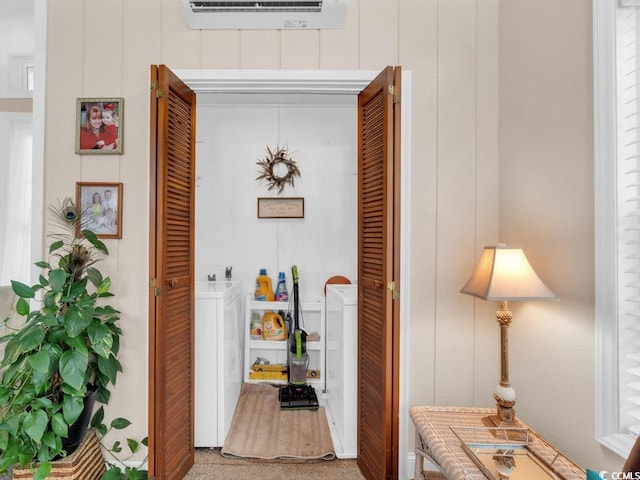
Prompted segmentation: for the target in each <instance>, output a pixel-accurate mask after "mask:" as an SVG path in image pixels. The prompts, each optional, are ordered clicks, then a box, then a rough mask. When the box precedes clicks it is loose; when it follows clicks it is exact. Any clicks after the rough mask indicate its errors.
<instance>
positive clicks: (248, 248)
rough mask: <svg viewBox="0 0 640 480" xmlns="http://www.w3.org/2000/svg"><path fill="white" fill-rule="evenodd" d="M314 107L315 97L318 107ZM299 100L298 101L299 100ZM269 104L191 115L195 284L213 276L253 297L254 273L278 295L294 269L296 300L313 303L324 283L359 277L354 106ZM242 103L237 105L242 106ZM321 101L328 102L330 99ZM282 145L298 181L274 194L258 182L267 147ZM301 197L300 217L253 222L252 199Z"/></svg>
mask: <svg viewBox="0 0 640 480" xmlns="http://www.w3.org/2000/svg"><path fill="white" fill-rule="evenodd" d="M320 100H321V99H320ZM301 101H304V99H303V100H301ZM309 101H311V100H307V103H303V104H299V103H298V101H294V103H290V102H289V101H287V100H286V98H285V99H283V100H274V101H270V100H269V99H268V98H267V99H266V103H264V102H263V101H260V100H259V99H256V95H249V96H248V98H247V97H244V98H243V99H240V100H236V101H235V102H234V103H233V104H231V105H229V104H225V105H208V104H205V105H201V106H199V107H198V112H197V119H198V120H197V131H198V134H197V150H196V154H197V161H196V175H197V177H198V182H197V185H198V186H197V189H196V279H197V280H206V278H207V274H211V273H216V278H217V279H222V278H224V274H225V267H227V266H232V267H233V278H234V280H238V281H240V282H241V291H242V292H243V293H246V292H249V291H252V290H253V288H254V286H255V278H256V276H257V275H258V270H259V269H260V268H266V269H267V272H268V274H269V276H270V277H271V280H272V282H273V287H274V289H275V286H276V282H277V274H278V272H285V274H286V278H287V282H288V287H289V291H291V287H292V284H291V266H292V265H294V264H295V265H297V266H298V271H299V274H300V298H301V300H302V301H312V300H319V299H320V298H321V297H322V291H323V286H324V283H325V282H326V280H327V279H328V278H329V277H331V276H333V275H344V276H346V277H348V278H351V279H352V281H353V282H355V281H356V275H357V268H356V267H357V265H356V262H357V223H358V222H357V206H358V203H357V162H356V160H357V151H356V137H357V128H356V126H357V123H356V113H357V106H356V104H355V98H353V99H350V101H349V102H348V103H349V104H347V105H345V101H344V100H343V99H337V101H338V103H337V104H335V102H333V103H334V104H333V105H331V104H326V103H325V104H315V105H314V104H309V103H308V102H309ZM239 102H242V103H239ZM327 102H329V103H331V102H330V101H329V100H327ZM278 145H279V146H284V145H286V146H287V147H288V151H289V153H290V156H291V157H292V158H293V159H294V160H295V161H296V164H297V166H298V168H299V169H300V172H301V176H300V177H297V178H296V179H295V186H294V187H291V186H290V185H287V186H286V187H285V188H284V190H283V191H282V193H281V194H280V195H278V194H277V193H276V192H274V191H273V190H271V191H269V190H268V189H267V185H266V184H265V183H264V182H258V181H256V177H257V176H258V174H259V168H258V166H257V165H256V162H257V161H258V160H260V159H262V158H264V157H265V156H266V155H267V150H266V147H267V146H269V148H270V149H271V150H272V151H274V149H275V148H276V146H278ZM274 196H281V197H282V196H286V197H303V198H304V210H305V211H304V218H302V219H264V218H263V219H261V218H257V198H258V197H274Z"/></svg>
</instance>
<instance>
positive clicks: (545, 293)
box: [460, 244, 558, 427]
mask: <svg viewBox="0 0 640 480" xmlns="http://www.w3.org/2000/svg"><path fill="white" fill-rule="evenodd" d="M460 293H465V294H467V295H472V296H474V297H478V298H481V299H483V300H493V301H498V302H499V305H498V311H497V312H496V320H497V321H498V324H499V325H500V383H499V384H498V385H497V386H496V389H495V391H494V394H493V398H494V399H495V400H496V407H497V415H491V416H489V417H487V418H485V419H483V421H484V423H485V425H487V426H494V427H498V426H516V422H515V410H514V408H513V406H514V405H515V403H516V392H515V390H514V389H513V387H511V385H510V384H509V325H510V324H511V319H512V315H511V311H510V310H509V308H508V304H507V302H508V301H509V300H551V299H557V298H558V297H557V296H556V295H555V294H554V293H553V292H552V291H551V290H549V288H547V286H546V285H545V284H544V283H543V282H542V280H540V278H539V277H538V275H537V274H536V272H534V270H533V268H532V267H531V265H530V264H529V262H528V261H527V257H526V256H525V254H524V252H523V251H522V248H520V247H508V246H506V245H504V244H499V245H497V246H491V247H484V249H483V250H482V255H481V256H480V259H479V260H478V264H477V265H476V268H475V270H474V271H473V274H472V275H471V278H469V280H468V281H467V283H466V284H465V286H464V287H462V289H461V290H460Z"/></svg>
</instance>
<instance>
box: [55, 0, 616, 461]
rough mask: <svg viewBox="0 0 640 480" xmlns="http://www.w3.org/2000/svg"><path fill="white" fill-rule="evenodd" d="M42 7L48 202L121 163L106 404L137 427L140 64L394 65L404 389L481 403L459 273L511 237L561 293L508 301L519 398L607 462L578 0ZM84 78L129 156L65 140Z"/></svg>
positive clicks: (115, 172)
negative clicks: (404, 77)
mask: <svg viewBox="0 0 640 480" xmlns="http://www.w3.org/2000/svg"><path fill="white" fill-rule="evenodd" d="M48 15H49V22H48V28H49V35H48V49H47V50H48V52H47V53H48V58H47V93H48V95H47V97H46V98H47V128H46V132H45V133H46V145H45V151H46V171H45V175H46V182H45V183H46V185H45V203H50V202H51V201H54V200H55V199H56V198H58V197H61V196H65V195H69V194H70V193H72V192H73V191H74V189H75V182H76V181H95V180H102V181H121V182H123V183H124V207H125V212H124V218H123V238H122V239H121V240H109V241H108V242H107V243H108V247H109V249H110V251H111V252H112V255H111V256H110V257H109V259H108V260H107V261H106V262H104V263H103V268H105V269H106V270H107V273H109V274H110V275H111V276H112V279H113V283H114V285H115V286H116V295H117V296H116V300H117V307H118V308H119V309H120V310H121V311H122V312H123V315H122V318H123V329H124V332H125V338H124V340H123V345H122V356H123V359H122V360H123V365H124V369H125V372H124V375H123V378H122V379H121V381H119V384H118V391H117V393H116V395H115V396H114V400H113V402H112V406H111V409H112V410H114V411H116V413H118V414H122V415H124V416H127V417H129V418H131V419H132V420H133V421H134V428H135V429H137V430H138V431H140V432H144V431H145V430H146V415H147V406H146V401H145V397H146V379H147V371H148V369H147V348H146V344H145V341H146V339H147V335H148V329H147V321H148V319H147V307H146V298H147V288H148V287H147V285H148V278H147V277H148V275H147V271H148V260H147V245H148V227H147V225H148V208H147V205H148V199H149V192H148V186H149V167H148V165H149V145H148V138H149V99H148V95H149V65H150V64H152V63H164V64H166V65H168V66H169V67H171V68H175V69H179V68H184V69H188V68H217V69H225V68H228V69H256V68H261V69H347V70H350V69H362V70H379V69H382V68H383V67H384V66H386V65H402V66H403V68H405V69H408V70H411V71H412V73H413V85H414V91H413V99H414V102H413V105H412V112H413V117H412V129H413V131H412V139H413V140H412V145H411V151H412V178H411V192H410V200H411V211H410V212H409V215H410V218H411V232H410V242H411V253H412V257H411V258H410V259H409V262H410V263H411V275H412V276H411V282H412V283H411V285H412V291H411V292H409V299H410V300H409V303H410V311H411V319H410V327H409V328H410V331H409V332H408V333H409V339H410V340H409V349H410V351H409V363H410V366H409V379H410V391H409V400H408V401H409V404H410V405H419V404H434V403H437V404H454V405H478V406H490V405H492V403H493V401H492V399H491V391H492V389H493V387H494V385H495V383H496V381H497V379H498V378H497V377H498V329H497V326H496V323H495V319H494V313H495V305H491V304H490V302H481V301H475V300H473V299H471V298H469V297H465V296H462V295H460V294H459V293H458V290H459V289H460V287H461V286H462V285H463V284H464V282H465V281H466V279H467V278H468V276H469V275H470V273H471V271H472V269H473V266H474V263H475V260H476V258H477V256H478V255H479V253H480V251H481V249H482V246H483V245H485V244H493V243H496V242H497V241H499V240H505V241H507V242H509V243H520V244H522V245H523V246H524V247H525V249H526V251H527V253H528V254H529V256H530V260H531V262H532V263H533V265H534V267H535V268H536V269H537V270H538V272H539V274H540V275H541V277H542V278H543V279H544V280H545V281H546V282H547V283H548V284H549V285H550V286H551V287H552V288H553V289H554V290H556V292H557V293H558V294H559V295H560V296H561V297H562V301H561V302H560V303H553V304H536V305H535V306H533V305H532V306H529V305H527V306H526V307H525V308H519V307H516V306H514V308H513V310H514V315H515V324H514V327H513V330H512V337H511V338H512V357H513V362H512V379H513V383H514V386H515V388H516V390H517V391H518V393H519V397H520V401H519V403H518V405H517V410H518V412H519V413H520V414H521V415H522V417H523V419H524V420H525V421H527V422H529V423H530V424H531V425H532V427H534V428H536V429H537V430H539V431H540V432H541V433H542V434H543V435H544V436H546V437H549V438H550V439H552V440H553V441H554V442H556V443H557V444H558V446H559V447H560V448H561V449H562V450H564V451H565V452H566V453H567V454H568V455H570V456H571V457H573V458H574V459H575V460H576V461H578V462H579V463H581V464H583V465H585V466H587V465H589V466H596V467H601V468H604V469H607V470H615V469H616V468H619V466H620V462H618V459H617V458H612V456H610V455H608V454H606V453H605V452H602V451H601V449H600V447H599V446H598V444H597V443H596V442H595V440H594V435H593V425H594V421H595V420H594V418H595V416H594V410H593V405H594V398H595V397H594V392H593V379H594V364H593V352H594V344H593V285H592V284H593V272H592V268H593V267H592V265H593V248H592V234H593V232H592V220H591V218H592V207H591V205H592V200H593V198H592V195H593V190H592V186H591V185H592V165H591V156H592V146H591V132H590V125H591V117H592V112H591V108H590V105H591V85H590V78H591V70H590V59H591V34H590V2H589V1H588V0H569V1H566V2H557V1H552V0H540V1H537V2H530V1H529V2H525V1H524V0H509V1H506V2H499V1H498V0H482V1H477V0H376V1H375V2H374V1H369V0H350V2H349V13H348V17H347V22H346V26H345V28H344V29H343V30H339V31H191V30H189V29H188V28H187V26H186V24H185V22H184V20H183V19H182V17H181V14H180V7H179V1H178V0H161V1H157V0H137V1H135V2H129V1H125V0H115V1H111V2H88V1H85V2H78V1H77V0H56V1H55V2H49V6H48ZM141 18H144V19H145V21H144V22H142V21H140V19H141ZM104 25H109V48H104V41H105V40H104V38H105V35H102V34H101V35H97V34H96V33H95V32H104ZM499 36H500V43H499ZM499 45H500V48H499ZM96 51H99V52H101V53H100V55H95V53H94V52H96ZM499 56H500V61H499ZM499 65H500V69H499V68H498V66H499ZM79 96H122V97H124V98H125V102H126V115H127V118H126V123H125V128H126V131H125V146H124V149H125V152H124V154H123V155H122V156H87V157H80V156H78V155H75V154H74V153H73V151H74V150H73V145H74V121H75V99H76V97H79ZM499 107H500V112H499V111H498V109H499ZM499 118H500V131H499V129H498V119H499ZM499 133H500V136H501V137H500V138H501V142H500V148H499V147H498V134H499ZM263 143H264V142H263ZM499 160H500V162H499ZM499 167H500V168H499ZM250 196H251V198H254V197H255V192H251V194H250ZM500 237H501V238H500ZM225 261H226V260H225ZM534 326H535V327H534ZM523 329H524V330H523ZM567 351H569V354H568V355H567ZM571 394H574V398H575V397H577V398H579V402H576V403H575V404H570V403H569V402H568V401H567V399H568V398H571V396H570V395H571ZM132 398H135V399H137V401H131V399H132ZM409 441H410V442H412V441H413V440H412V434H411V433H410V439H409Z"/></svg>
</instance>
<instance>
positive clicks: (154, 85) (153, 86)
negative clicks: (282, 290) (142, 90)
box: [151, 80, 162, 98]
mask: <svg viewBox="0 0 640 480" xmlns="http://www.w3.org/2000/svg"><path fill="white" fill-rule="evenodd" d="M151 90H155V92H156V98H160V97H162V90H160V88H158V80H151Z"/></svg>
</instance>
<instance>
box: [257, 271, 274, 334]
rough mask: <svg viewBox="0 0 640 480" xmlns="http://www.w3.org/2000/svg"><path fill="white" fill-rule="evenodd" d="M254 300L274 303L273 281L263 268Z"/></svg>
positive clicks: (258, 278)
mask: <svg viewBox="0 0 640 480" xmlns="http://www.w3.org/2000/svg"><path fill="white" fill-rule="evenodd" d="M254 298H255V299H256V300H262V301H265V302H273V287H272V286H271V279H270V278H269V275H267V269H266V268H261V269H260V275H258V277H257V278H256V291H255V296H254ZM263 328H264V326H263Z"/></svg>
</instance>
